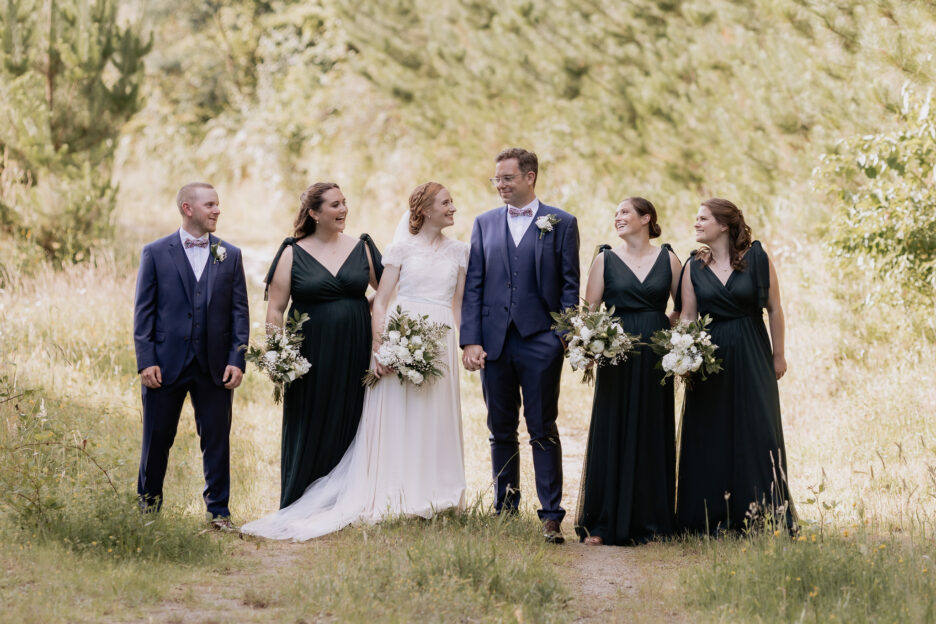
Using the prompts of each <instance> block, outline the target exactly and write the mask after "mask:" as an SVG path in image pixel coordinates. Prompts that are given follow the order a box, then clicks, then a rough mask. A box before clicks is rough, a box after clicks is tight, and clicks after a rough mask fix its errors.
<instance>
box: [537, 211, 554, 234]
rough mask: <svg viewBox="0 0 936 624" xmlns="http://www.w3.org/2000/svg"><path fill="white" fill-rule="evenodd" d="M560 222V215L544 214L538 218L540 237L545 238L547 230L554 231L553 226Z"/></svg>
mask: <svg viewBox="0 0 936 624" xmlns="http://www.w3.org/2000/svg"><path fill="white" fill-rule="evenodd" d="M558 224H559V217H557V216H556V215H554V214H547V215H543V216H542V217H538V218H537V219H536V227H538V228H539V231H540V233H539V237H540V238H543V237H544V236H545V235H546V232H552V231H553V228H554V227H556V226H557V225H558Z"/></svg>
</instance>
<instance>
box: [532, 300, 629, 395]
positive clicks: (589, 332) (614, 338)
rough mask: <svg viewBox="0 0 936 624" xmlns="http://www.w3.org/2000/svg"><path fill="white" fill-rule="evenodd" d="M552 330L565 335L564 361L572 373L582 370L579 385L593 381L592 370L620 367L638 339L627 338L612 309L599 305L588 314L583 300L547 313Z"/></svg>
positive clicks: (586, 304) (593, 372)
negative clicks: (570, 306) (551, 319)
mask: <svg viewBox="0 0 936 624" xmlns="http://www.w3.org/2000/svg"><path fill="white" fill-rule="evenodd" d="M550 314H551V316H552V317H553V320H555V321H556V322H555V323H553V326H552V328H553V329H554V330H556V331H564V332H568V334H567V336H566V343H567V344H568V348H567V349H566V354H565V355H566V357H567V358H569V364H570V365H571V366H572V370H575V371H577V370H584V371H585V372H584V374H583V376H582V381H583V382H585V383H592V382H593V381H594V380H595V368H596V367H601V366H605V365H607V364H620V363H622V362H625V361H627V356H628V355H630V354H631V353H633V352H634V351H636V350H637V347H638V346H639V345H640V342H639V340H640V336H634V335H631V334H628V333H627V332H625V331H624V329H623V328H622V327H621V324H620V323H618V321H617V319H615V318H614V307H613V306H612V307H610V308H605V306H604V304H602V305H601V306H600V307H599V308H598V309H596V310H595V311H594V312H592V311H591V310H590V309H589V303H588V302H587V301H584V300H583V305H581V306H579V307H572V308H566V310H565V311H564V312H561V313H558V312H551V313H550Z"/></svg>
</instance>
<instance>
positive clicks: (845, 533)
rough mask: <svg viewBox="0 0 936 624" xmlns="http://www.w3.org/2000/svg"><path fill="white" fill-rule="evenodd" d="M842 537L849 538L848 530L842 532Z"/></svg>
mask: <svg viewBox="0 0 936 624" xmlns="http://www.w3.org/2000/svg"><path fill="white" fill-rule="evenodd" d="M842 537H848V529H845V530H844V531H842Z"/></svg>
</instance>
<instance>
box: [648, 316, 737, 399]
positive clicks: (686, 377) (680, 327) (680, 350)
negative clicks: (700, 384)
mask: <svg viewBox="0 0 936 624" xmlns="http://www.w3.org/2000/svg"><path fill="white" fill-rule="evenodd" d="M711 322H712V319H711V318H710V317H709V315H708V314H706V315H705V316H703V317H702V318H700V319H698V320H696V321H679V323H678V324H677V325H676V327H673V328H672V329H661V330H659V331H656V332H654V333H653V336H652V337H651V338H650V348H651V349H653V350H654V352H656V353H658V354H660V355H662V356H663V358H662V359H661V360H660V361H659V362H657V368H662V369H663V371H664V372H665V373H666V374H665V375H663V379H662V381H661V382H660V383H661V384H665V383H666V378H667V377H676V378H678V379H682V380H683V381H684V382H685V383H686V384H687V385H692V375H693V374H695V373H698V374H699V375H701V377H702V381H705V380H706V379H708V376H709V375H714V374H715V373H717V372H719V371H720V370H721V369H722V367H721V363H722V361H721V359H720V358H716V357H715V349H717V348H718V345H715V344H712V336H711V334H709V333H708V331H707V329H706V328H707V327H708V326H709V323H711Z"/></svg>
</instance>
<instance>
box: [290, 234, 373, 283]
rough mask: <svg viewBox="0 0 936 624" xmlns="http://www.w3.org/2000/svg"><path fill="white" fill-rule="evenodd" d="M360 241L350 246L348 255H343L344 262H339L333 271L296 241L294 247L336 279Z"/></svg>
mask: <svg viewBox="0 0 936 624" xmlns="http://www.w3.org/2000/svg"><path fill="white" fill-rule="evenodd" d="M361 242H362V241H358V242H357V243H355V244H354V247H352V248H351V251H349V252H348V255H347V256H345V259H344V262H342V263H341V265H340V266H339V267H338V270H337V271H335V272H334V273H332V272H331V271H330V270H329V268H328V267H327V266H325V265H324V264H322V263H321V262H320V261H319V259H318V258H316V257H315V256H313V255H312V254H311V253H309V251H308V250H306V249H304V248H303V247H302V245H300V244H299V243H298V242H297V243H296V247H298V248H299V249H302V253H304V254H305V255H307V256H309V257H310V258H312V260H313V261H314V262H315V264H317V265H319V266H320V267H322V268H323V269H325V272H326V273H328V274H329V275H331V277H332V279H338V274H339V273H341V270H342V269H343V268H344V267H345V265H346V264H348V260H350V259H351V256H352V254H354V252H355V250H356V249H357V248H358V245H360V244H361Z"/></svg>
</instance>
